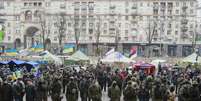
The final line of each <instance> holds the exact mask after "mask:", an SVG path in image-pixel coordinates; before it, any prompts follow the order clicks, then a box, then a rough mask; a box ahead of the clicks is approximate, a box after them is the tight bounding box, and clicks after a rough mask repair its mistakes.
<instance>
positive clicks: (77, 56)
mask: <svg viewBox="0 0 201 101" xmlns="http://www.w3.org/2000/svg"><path fill="white" fill-rule="evenodd" d="M68 60H74V61H89V57H88V56H87V55H85V54H84V53H83V52H81V51H79V50H78V51H77V52H75V53H74V54H73V55H71V56H70V57H69V58H68Z"/></svg>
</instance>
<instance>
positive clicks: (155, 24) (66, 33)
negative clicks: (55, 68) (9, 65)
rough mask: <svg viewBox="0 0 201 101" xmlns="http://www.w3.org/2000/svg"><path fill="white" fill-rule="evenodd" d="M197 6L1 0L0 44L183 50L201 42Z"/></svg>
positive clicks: (134, 0) (160, 0) (122, 0)
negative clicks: (0, 37)
mask: <svg viewBox="0 0 201 101" xmlns="http://www.w3.org/2000/svg"><path fill="white" fill-rule="evenodd" d="M196 8H197V1H196V0H0V24H2V25H3V26H4V30H5V33H6V34H5V36H4V41H3V43H1V44H2V45H5V46H6V47H7V48H17V49H20V48H29V47H31V46H33V45H34V44H40V43H43V42H44V43H46V45H47V47H48V48H49V49H54V50H55V49H57V48H58V47H62V46H63V44H69V43H70V44H76V43H77V44H79V48H80V50H82V51H84V52H85V53H87V54H89V55H94V54H95V50H96V47H97V43H98V47H99V51H100V52H101V53H102V54H104V53H105V52H106V51H108V50H109V49H110V48H111V47H116V48H117V49H118V50H119V51H121V52H123V53H129V52H130V49H131V48H132V47H137V50H138V51H137V52H138V55H139V56H147V55H148V54H149V55H151V56H164V55H168V56H187V55H189V54H190V53H192V51H193V48H195V47H199V42H195V41H194V40H195V38H196V36H197V33H198V31H197V29H199V28H198V27H200V26H198V24H197V20H196V17H197V9H196ZM63 17H64V18H65V19H63V20H65V21H62V19H61V18H63ZM61 21H62V22H64V24H61V23H60V22H61ZM61 25H63V26H62V27H65V28H62V29H61V28H60V27H61ZM59 26H60V27H59ZM61 34H62V35H61ZM59 43H60V44H62V45H59ZM194 43H197V45H194Z"/></svg>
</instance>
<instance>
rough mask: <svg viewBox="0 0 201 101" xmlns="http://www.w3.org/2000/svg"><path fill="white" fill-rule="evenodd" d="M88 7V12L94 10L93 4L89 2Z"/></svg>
mask: <svg viewBox="0 0 201 101" xmlns="http://www.w3.org/2000/svg"><path fill="white" fill-rule="evenodd" d="M88 6H89V10H94V2H89V3H88Z"/></svg>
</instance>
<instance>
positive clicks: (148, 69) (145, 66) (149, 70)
mask: <svg viewBox="0 0 201 101" xmlns="http://www.w3.org/2000/svg"><path fill="white" fill-rule="evenodd" d="M133 66H134V70H135V71H139V70H143V71H144V72H145V73H146V74H148V75H154V73H155V66H154V65H153V64H149V63H141V64H140V63H137V64H134V65H133Z"/></svg>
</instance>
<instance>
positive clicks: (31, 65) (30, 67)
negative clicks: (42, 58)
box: [22, 61, 39, 72]
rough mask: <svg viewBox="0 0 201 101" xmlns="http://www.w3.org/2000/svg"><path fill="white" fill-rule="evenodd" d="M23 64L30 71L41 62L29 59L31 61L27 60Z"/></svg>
mask: <svg viewBox="0 0 201 101" xmlns="http://www.w3.org/2000/svg"><path fill="white" fill-rule="evenodd" d="M22 65H24V66H26V69H27V70H28V72H30V71H31V69H32V68H35V67H37V66H38V65H39V63H37V62H33V61H29V62H25V63H24V64H22Z"/></svg>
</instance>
